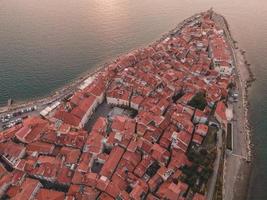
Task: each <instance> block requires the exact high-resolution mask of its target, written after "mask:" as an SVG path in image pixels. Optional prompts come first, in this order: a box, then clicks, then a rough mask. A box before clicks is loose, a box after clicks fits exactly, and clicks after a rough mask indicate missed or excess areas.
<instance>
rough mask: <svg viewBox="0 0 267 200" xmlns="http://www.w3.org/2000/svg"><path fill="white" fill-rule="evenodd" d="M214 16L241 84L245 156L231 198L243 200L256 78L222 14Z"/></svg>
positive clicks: (246, 182)
mask: <svg viewBox="0 0 267 200" xmlns="http://www.w3.org/2000/svg"><path fill="white" fill-rule="evenodd" d="M214 18H216V19H217V21H218V23H219V24H220V25H221V27H222V28H223V29H224V31H225V35H226V38H227V40H228V42H229V45H230V46H231V47H232V48H231V49H232V54H233V57H234V62H235V66H236V74H237V78H238V81H239V82H240V85H241V88H240V90H241V91H240V92H241V94H242V104H243V111H244V121H245V124H244V126H245V129H244V130H245V137H246V149H247V156H246V158H245V161H242V160H241V162H240V165H239V172H238V175H237V178H238V179H237V180H235V183H234V185H235V188H234V194H233V195H232V196H233V199H240V200H241V199H242V200H244V199H246V198H247V196H248V194H247V193H248V187H249V180H250V174H251V161H252V159H253V157H252V156H253V153H252V148H253V144H252V142H251V139H252V138H251V137H252V128H251V126H250V122H249V120H248V110H249V101H248V92H249V87H251V85H252V83H253V82H254V81H255V80H256V78H255V75H254V74H253V72H252V70H251V67H250V64H249V62H248V61H247V58H246V55H245V51H244V50H241V49H239V47H238V46H237V42H236V41H235V40H234V39H233V36H232V34H231V31H230V27H229V25H228V22H227V21H226V19H225V18H224V16H222V15H219V14H216V13H214ZM236 134H238V133H236ZM227 200H228V199H227Z"/></svg>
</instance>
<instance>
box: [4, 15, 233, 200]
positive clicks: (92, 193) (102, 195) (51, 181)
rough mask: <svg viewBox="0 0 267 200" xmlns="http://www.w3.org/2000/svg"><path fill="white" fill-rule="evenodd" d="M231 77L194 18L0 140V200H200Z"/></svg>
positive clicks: (223, 124) (204, 24)
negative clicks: (0, 199)
mask: <svg viewBox="0 0 267 200" xmlns="http://www.w3.org/2000/svg"><path fill="white" fill-rule="evenodd" d="M233 72H234V63H233V59H232V56H231V53H230V47H229V45H228V44H227V42H226V40H225V37H224V31H223V30H222V29H221V28H220V27H219V26H218V25H217V24H216V23H215V22H214V21H213V20H212V18H211V12H210V11H207V12H205V13H201V14H199V16H197V17H196V19H194V20H191V21H189V22H188V23H186V25H185V26H184V27H182V28H181V30H180V31H178V32H177V33H172V34H169V35H168V36H166V37H165V38H164V39H162V40H160V41H158V42H155V43H153V44H151V45H149V47H147V48H144V49H138V50H135V51H133V52H131V53H129V54H127V55H124V56H121V57H119V58H118V59H117V60H116V61H115V62H114V63H112V64H110V65H108V66H107V67H105V68H103V69H102V70H101V71H99V72H98V73H96V74H94V76H92V77H90V78H89V79H88V80H86V81H85V82H84V83H83V84H82V85H80V87H79V88H78V89H77V91H76V92H75V93H74V94H73V95H72V96H71V97H70V98H68V99H64V100H62V101H61V102H57V103H55V104H52V105H50V106H48V107H47V108H45V109H44V110H43V111H42V112H40V115H39V116H29V117H25V118H24V119H23V120H22V123H20V124H16V125H14V126H13V127H11V128H8V129H6V130H3V131H2V132H0V154H1V158H0V197H1V198H2V199H12V200H28V199H29V200H30V199H36V200H47V199H49V200H61V199H62V200H81V199H99V200H104V199H105V200H109V199H110V200H112V199H117V200H128V199H133V200H138V199H148V200H156V199H168V200H205V199H206V194H207V187H208V182H209V179H210V177H211V175H212V173H213V163H214V160H215V158H216V131H217V130H218V129H222V130H226V129H227V123H228V120H229V116H231V115H230V114H229V113H228V109H227V100H228V94H229V90H230V88H231V85H233V82H234V78H233ZM102 108H106V110H105V109H102ZM101 109H102V110H101ZM211 143H215V146H212V144H211Z"/></svg>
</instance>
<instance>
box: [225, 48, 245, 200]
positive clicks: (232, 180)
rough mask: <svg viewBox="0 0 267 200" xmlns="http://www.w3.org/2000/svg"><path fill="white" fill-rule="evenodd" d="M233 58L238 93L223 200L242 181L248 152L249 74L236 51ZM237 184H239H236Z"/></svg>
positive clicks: (232, 192) (234, 193) (228, 197)
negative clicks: (247, 91) (246, 92)
mask: <svg viewBox="0 0 267 200" xmlns="http://www.w3.org/2000/svg"><path fill="white" fill-rule="evenodd" d="M234 57H235V60H236V67H237V70H236V74H237V77H236V87H237V90H238V93H239V96H238V102H236V103H234V104H233V105H232V106H233V113H234V118H233V121H232V125H233V132H232V134H233V151H232V152H227V153H226V154H225V162H224V173H223V174H224V175H223V199H224V200H233V199H237V198H236V197H235V195H237V194H236V190H237V187H238V185H240V183H241V181H242V179H241V178H240V177H239V176H240V171H242V166H244V164H245V163H246V161H247V159H248V156H249V152H248V146H247V145H248V141H247V140H248V138H247V137H248V136H247V127H246V124H247V122H246V120H247V119H246V112H245V109H246V105H245V100H246V99H245V98H246V97H245V96H244V94H245V81H246V80H248V78H249V74H248V71H247V68H246V66H245V64H244V60H243V57H242V55H241V53H240V52H239V51H238V50H235V53H234ZM238 183H239V184H238Z"/></svg>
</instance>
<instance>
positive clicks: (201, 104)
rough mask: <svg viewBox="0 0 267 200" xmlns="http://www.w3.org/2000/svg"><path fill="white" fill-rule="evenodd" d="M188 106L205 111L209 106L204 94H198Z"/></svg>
mask: <svg viewBox="0 0 267 200" xmlns="http://www.w3.org/2000/svg"><path fill="white" fill-rule="evenodd" d="M188 105H190V106H192V107H194V108H198V109H199V110H204V108H205V107H206V105H207V101H206V98H205V94H204V93H203V92H198V93H197V94H196V95H195V96H194V97H193V98H192V99H191V101H189V103H188Z"/></svg>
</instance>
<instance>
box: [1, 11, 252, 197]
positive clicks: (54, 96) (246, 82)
mask: <svg viewBox="0 0 267 200" xmlns="http://www.w3.org/2000/svg"><path fill="white" fill-rule="evenodd" d="M198 15H199V14H195V15H193V16H191V17H189V18H187V19H186V20H184V21H182V22H181V23H179V24H178V25H177V26H176V27H175V28H174V29H173V30H170V31H169V32H167V33H163V34H162V36H161V37H160V39H159V40H156V41H154V42H152V43H150V44H147V45H145V46H150V45H152V44H155V43H158V42H160V41H162V40H164V39H165V38H166V37H168V36H169V35H171V34H176V33H177V32H179V31H180V29H181V28H182V27H183V25H185V24H186V23H188V21H190V20H193V19H195V18H196V17H197V16H198ZM215 15H218V14H216V13H215ZM218 16H219V17H222V19H223V23H224V25H225V27H226V28H224V30H225V32H226V36H227V37H226V39H227V40H228V42H229V44H230V45H231V49H232V51H233V52H232V53H233V55H234V57H235V59H234V60H235V62H239V61H240V63H241V64H236V65H235V66H236V69H237V72H238V73H237V74H238V81H239V82H240V84H241V87H240V88H239V89H241V91H240V93H242V103H243V107H244V119H245V127H246V132H245V136H246V142H247V144H246V145H247V157H246V160H247V161H249V162H250V161H251V159H252V155H251V154H252V153H251V128H250V125H249V121H248V108H249V102H248V88H249V87H250V86H251V83H252V82H253V81H254V80H255V78H254V75H253V73H252V71H251V69H250V67H249V66H248V65H247V64H246V63H245V62H246V58H245V54H242V50H239V49H238V47H237V46H236V42H235V41H234V39H233V37H232V35H231V32H230V28H229V25H228V23H227V21H226V20H225V18H224V17H223V16H222V15H218ZM137 49H142V48H137ZM137 49H132V50H129V51H128V52H125V53H122V54H120V55H118V56H117V57H115V58H113V59H110V60H108V61H107V62H105V63H104V64H101V65H99V66H96V67H95V68H94V69H93V70H88V71H87V72H85V73H83V74H82V75H81V76H79V77H78V78H76V79H74V80H72V81H70V83H69V84H67V85H65V86H63V87H61V88H59V89H57V90H55V91H52V92H51V93H50V94H49V95H47V96H46V97H43V98H37V99H33V100H30V101H27V100H26V101H23V102H17V103H15V104H14V105H12V106H11V107H9V108H8V107H7V106H5V107H0V114H2V113H5V112H12V111H14V110H16V109H21V108H23V107H28V106H32V105H36V104H38V105H39V104H40V105H41V106H46V105H49V104H51V103H52V102H55V101H57V100H62V99H63V98H64V97H66V96H68V95H69V94H71V93H72V92H74V91H75V90H76V89H77V86H79V85H80V84H81V83H82V82H83V81H84V80H86V79H87V78H89V77H92V76H94V75H95V74H96V73H98V72H99V71H101V70H102V69H103V68H105V67H106V66H107V65H109V64H111V63H114V62H116V60H117V59H119V58H120V57H121V56H122V55H126V54H127V53H129V52H132V51H134V50H137ZM244 66H245V68H244ZM242 67H243V68H242ZM247 77H249V78H247ZM244 163H245V162H244ZM250 168H251V164H248V165H243V163H239V170H238V171H240V172H239V174H238V175H237V176H240V173H242V174H243V173H244V172H245V173H248V176H249V174H250ZM248 178H249V177H248ZM235 185H238V186H236V187H237V190H240V191H242V193H246V192H247V191H248V190H247V189H246V188H247V187H248V180H244V179H243V180H241V179H238V180H237V179H236V182H235ZM234 194H235V193H234V192H233V195H234ZM246 196H247V195H246ZM234 199H236V198H234ZM239 199H244V197H239ZM227 200H228V199H227Z"/></svg>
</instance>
